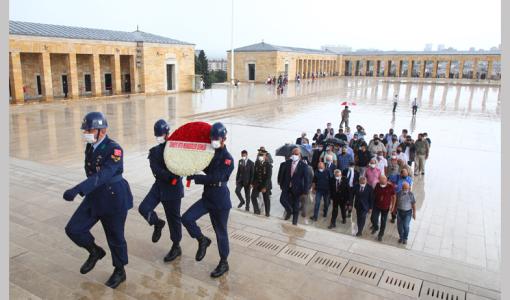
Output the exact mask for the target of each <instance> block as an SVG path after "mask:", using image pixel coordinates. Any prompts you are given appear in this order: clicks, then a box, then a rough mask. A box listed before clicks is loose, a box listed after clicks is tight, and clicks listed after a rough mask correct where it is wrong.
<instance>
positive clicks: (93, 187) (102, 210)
mask: <svg viewBox="0 0 510 300" xmlns="http://www.w3.org/2000/svg"><path fill="white" fill-rule="evenodd" d="M107 128H108V123H107V121H106V118H105V116H104V115H103V114H102V113H100V112H90V113H88V114H87V115H86V116H85V118H84V119H83V122H82V124H81V129H82V130H83V138H84V139H85V141H86V142H87V147H86V148H85V174H86V176H87V179H85V180H84V181H82V182H81V183H79V184H78V185H76V186H74V187H73V188H70V189H68V190H67V191H65V192H64V195H63V198H64V199H65V200H67V201H73V200H74V198H76V196H77V195H78V194H80V196H85V199H84V200H83V201H82V202H81V204H80V205H79V206H78V208H77V209H76V211H75V212H74V214H73V216H72V217H71V219H70V220H69V222H68V223H67V225H66V228H65V231H66V234H67V235H68V236H69V238H70V239H71V240H72V241H73V242H74V243H75V244H76V245H78V246H80V247H82V248H85V249H86V250H87V251H88V252H89V258H88V259H87V260H86V261H85V263H84V264H83V265H82V267H81V268H80V273H82V274H86V273H88V272H90V271H91V270H92V269H93V268H94V266H95V265H96V263H97V261H98V260H100V259H102V258H103V257H104V256H105V255H106V252H105V251H104V250H103V248H101V247H99V246H98V245H96V244H95V242H94V236H92V234H91V233H90V229H91V228H92V227H93V226H94V225H95V224H96V223H97V222H98V221H101V224H102V225H103V228H104V231H105V234H106V240H107V242H108V246H109V247H110V252H111V255H112V262H113V266H114V267H115V269H114V271H113V274H112V275H111V277H110V278H109V279H108V281H106V283H105V284H106V285H107V286H109V287H111V288H116V287H117V286H118V285H119V284H120V283H122V282H123V281H125V280H126V271H125V270H124V266H125V265H127V263H128V253H127V244H126V239H125V238H124V225H125V223H126V217H127V212H128V210H129V209H131V208H132V207H133V195H132V194H131V190H130V188H129V184H128V182H127V181H126V180H125V179H124V178H122V172H123V170H124V168H123V151H122V148H121V147H120V146H119V144H117V143H116V142H115V141H113V140H111V139H110V138H109V137H108V136H107V135H106V129H107Z"/></svg>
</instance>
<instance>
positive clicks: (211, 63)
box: [208, 58, 227, 72]
mask: <svg viewBox="0 0 510 300" xmlns="http://www.w3.org/2000/svg"><path fill="white" fill-rule="evenodd" d="M208 67H209V71H217V70H222V71H225V72H227V60H226V59H223V58H222V59H209V60H208Z"/></svg>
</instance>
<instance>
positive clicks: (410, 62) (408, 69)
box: [407, 59, 413, 77]
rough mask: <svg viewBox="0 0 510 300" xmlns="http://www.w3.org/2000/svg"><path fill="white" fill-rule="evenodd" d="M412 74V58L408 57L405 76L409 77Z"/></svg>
mask: <svg viewBox="0 0 510 300" xmlns="http://www.w3.org/2000/svg"><path fill="white" fill-rule="evenodd" d="M412 74H413V60H412V59H410V60H409V63H408V64H407V77H411V76H412Z"/></svg>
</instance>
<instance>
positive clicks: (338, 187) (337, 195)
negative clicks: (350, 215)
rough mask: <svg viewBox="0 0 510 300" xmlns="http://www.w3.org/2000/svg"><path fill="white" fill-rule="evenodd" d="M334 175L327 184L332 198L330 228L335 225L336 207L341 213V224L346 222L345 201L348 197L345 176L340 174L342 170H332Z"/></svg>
mask: <svg viewBox="0 0 510 300" xmlns="http://www.w3.org/2000/svg"><path fill="white" fill-rule="evenodd" d="M333 174H334V177H332V178H331V180H330V184H329V193H330V195H331V198H332V199H333V212H332V213H331V224H329V226H328V228H329V229H332V228H335V227H336V218H337V217H338V207H340V212H341V214H342V224H345V223H346V220H345V219H346V209H345V208H346V203H347V199H348V197H349V190H348V186H347V179H346V177H343V176H342V171H340V170H338V169H336V170H335V171H334V173H333Z"/></svg>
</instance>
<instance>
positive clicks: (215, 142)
mask: <svg viewBox="0 0 510 300" xmlns="http://www.w3.org/2000/svg"><path fill="white" fill-rule="evenodd" d="M211 147H213V149H218V148H219V147H221V142H220V140H212V141H211Z"/></svg>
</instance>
